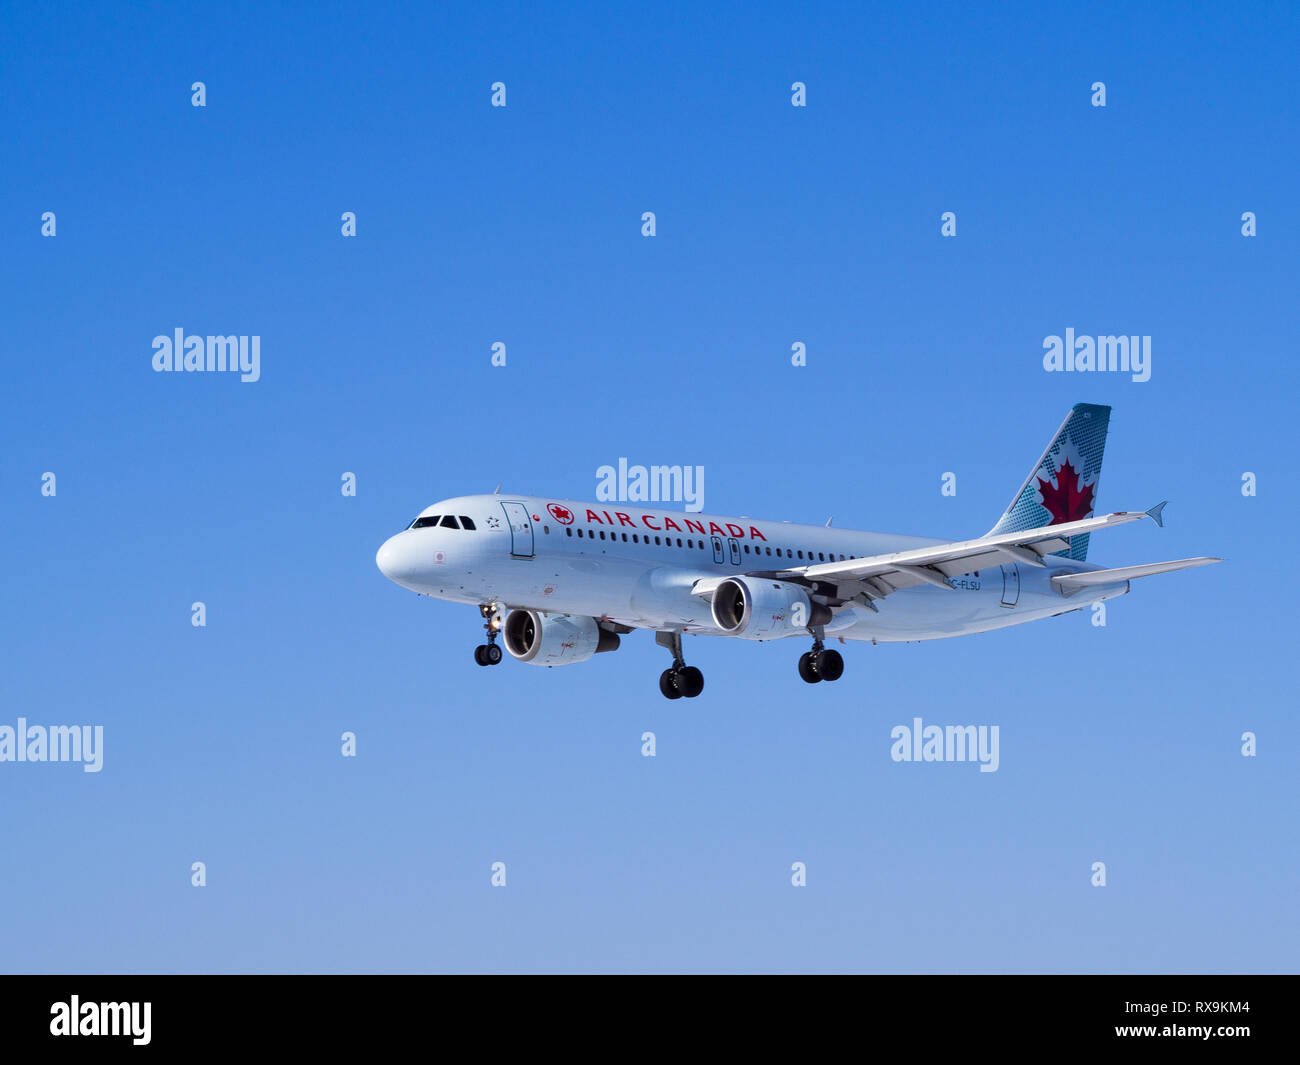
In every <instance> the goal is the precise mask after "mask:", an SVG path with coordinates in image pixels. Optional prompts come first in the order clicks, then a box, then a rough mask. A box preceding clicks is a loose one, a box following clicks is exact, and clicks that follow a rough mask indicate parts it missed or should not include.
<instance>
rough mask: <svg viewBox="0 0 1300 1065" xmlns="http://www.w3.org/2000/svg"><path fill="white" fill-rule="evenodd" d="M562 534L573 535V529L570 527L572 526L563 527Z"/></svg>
mask: <svg viewBox="0 0 1300 1065" xmlns="http://www.w3.org/2000/svg"><path fill="white" fill-rule="evenodd" d="M564 535H565V536H572V535H573V529H572V528H568V529H565V530H564Z"/></svg>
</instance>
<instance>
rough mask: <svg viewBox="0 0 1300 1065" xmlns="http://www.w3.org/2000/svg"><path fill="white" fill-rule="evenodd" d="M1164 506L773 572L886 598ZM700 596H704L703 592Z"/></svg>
mask: <svg viewBox="0 0 1300 1065" xmlns="http://www.w3.org/2000/svg"><path fill="white" fill-rule="evenodd" d="M1163 507H1164V504H1163V503H1161V504H1159V505H1158V506H1155V507H1152V508H1151V509H1150V510H1130V511H1120V512H1117V513H1115V514H1103V515H1101V516H1100V517H1095V518H1084V519H1082V520H1081V521H1070V522H1064V523H1062V524H1060V525H1045V526H1042V527H1041V528H1037V529H1023V530H1021V531H1020V532H1008V533H999V534H998V535H996V536H981V537H979V538H978V539H975V540H959V541H957V542H955V543H950V544H935V545H933V546H932V547H920V548H915V549H913V550H911V551H896V552H894V553H892V554H887V555H871V556H869V557H867V558H851V559H847V560H846V561H844V562H819V563H817V564H816V565H812V566H797V567H794V568H791V569H784V570H778V571H777V572H776V574H775V576H776V578H777V579H778V580H780V579H782V578H785V579H790V578H797V577H802V578H804V579H805V580H808V581H825V582H827V583H830V584H835V585H838V586H840V587H841V589H842V592H841V597H842V598H844V599H849V598H853V597H854V596H856V595H859V594H865V595H866V596H867V598H868V600H870V599H883V598H884V597H885V596H887V595H889V594H890V593H891V592H896V591H899V590H900V589H903V588H911V587H914V586H916V585H918V584H934V585H938V586H939V587H941V588H951V587H952V583H951V581H950V580H949V578H950V577H955V576H958V575H959V574H962V573H971V572H973V571H975V570H977V569H983V568H985V567H986V566H996V565H1000V564H1003V563H1008V562H1021V563H1025V564H1026V565H1030V566H1044V565H1046V563H1045V562H1044V561H1043V556H1044V555H1050V554H1054V553H1055V552H1057V551H1064V550H1065V549H1066V548H1068V547H1069V546H1070V544H1069V538H1070V537H1072V536H1078V535H1080V534H1083V533H1093V532H1096V531H1098V530H1099V529H1108V528H1110V527H1111V526H1113V525H1123V524H1125V523H1127V522H1130V521H1141V520H1142V519H1143V518H1151V519H1152V520H1153V521H1156V522H1159V521H1160V511H1161V509H1162V508H1163ZM710 591H711V589H710ZM844 593H847V594H844ZM696 594H703V590H701V591H697V592H696Z"/></svg>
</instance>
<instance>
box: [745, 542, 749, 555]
mask: <svg viewBox="0 0 1300 1065" xmlns="http://www.w3.org/2000/svg"><path fill="white" fill-rule="evenodd" d="M745 554H749V544H746V545H745Z"/></svg>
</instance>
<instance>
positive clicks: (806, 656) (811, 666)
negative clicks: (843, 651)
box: [799, 634, 844, 684]
mask: <svg viewBox="0 0 1300 1065" xmlns="http://www.w3.org/2000/svg"><path fill="white" fill-rule="evenodd" d="M799 676H800V677H802V678H803V679H804V680H805V681H806V682H807V683H809V684H816V683H818V682H819V681H823V680H839V679H840V677H842V676H844V658H843V656H841V655H840V653H839V651H828V650H826V649H825V648H823V647H822V638H821V636H820V635H818V634H814V635H813V645H812V650H811V651H805V652H804V653H803V654H801V655H800V656H799Z"/></svg>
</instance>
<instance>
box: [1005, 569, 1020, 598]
mask: <svg viewBox="0 0 1300 1065" xmlns="http://www.w3.org/2000/svg"><path fill="white" fill-rule="evenodd" d="M1018 602H1020V564H1019V563H1017V562H1013V563H1011V565H1009V566H1003V567H1002V605H1003V606H1015V605H1016V604H1017V603H1018Z"/></svg>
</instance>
